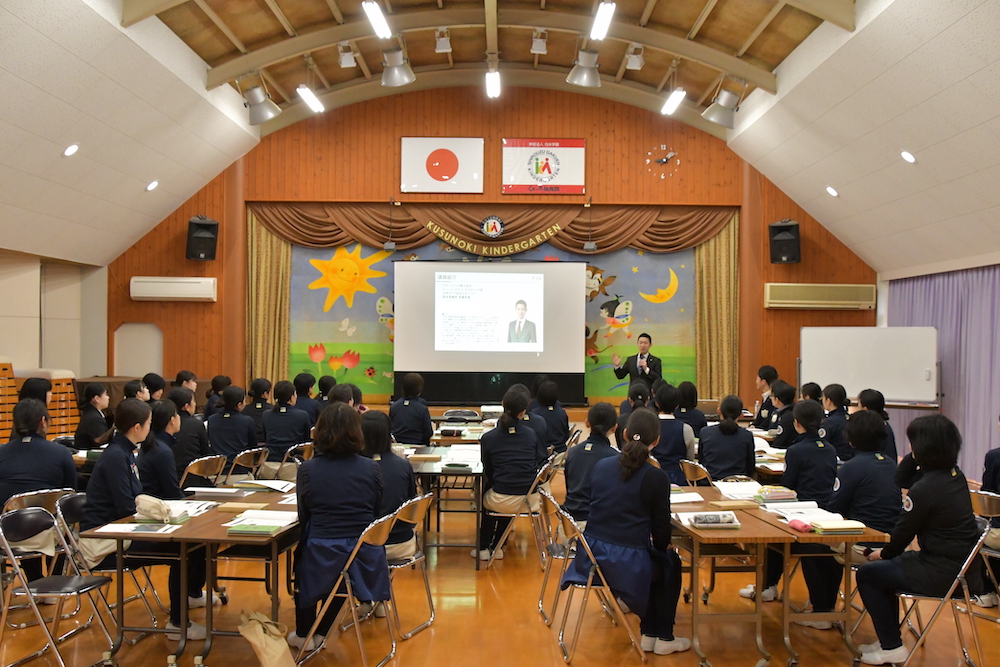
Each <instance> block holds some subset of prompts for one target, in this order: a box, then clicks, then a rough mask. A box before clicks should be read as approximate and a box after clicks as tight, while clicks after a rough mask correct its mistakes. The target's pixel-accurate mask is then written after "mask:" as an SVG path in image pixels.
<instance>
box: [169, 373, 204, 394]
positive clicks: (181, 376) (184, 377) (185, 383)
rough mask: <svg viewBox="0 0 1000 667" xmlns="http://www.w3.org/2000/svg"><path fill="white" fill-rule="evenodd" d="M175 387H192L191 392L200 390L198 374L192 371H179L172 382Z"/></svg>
mask: <svg viewBox="0 0 1000 667" xmlns="http://www.w3.org/2000/svg"><path fill="white" fill-rule="evenodd" d="M170 384H171V386H173V387H183V388H184V389H190V390H191V393H194V392H196V391H198V376H197V375H195V374H194V373H192V372H191V371H177V377H176V378H175V379H174V381H173V382H171V383H170Z"/></svg>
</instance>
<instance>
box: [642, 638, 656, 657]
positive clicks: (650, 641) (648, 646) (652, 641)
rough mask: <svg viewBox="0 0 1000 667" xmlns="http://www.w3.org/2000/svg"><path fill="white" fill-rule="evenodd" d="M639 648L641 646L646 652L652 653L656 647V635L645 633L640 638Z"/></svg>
mask: <svg viewBox="0 0 1000 667" xmlns="http://www.w3.org/2000/svg"><path fill="white" fill-rule="evenodd" d="M639 648H641V649H642V650H643V651H645V652H646V653H652V652H653V649H654V648H656V637H650V636H649V635H643V636H642V637H640V638H639Z"/></svg>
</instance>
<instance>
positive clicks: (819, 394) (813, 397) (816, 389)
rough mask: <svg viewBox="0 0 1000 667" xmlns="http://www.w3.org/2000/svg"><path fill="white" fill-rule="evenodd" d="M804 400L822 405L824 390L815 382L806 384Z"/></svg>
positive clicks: (803, 392)
mask: <svg viewBox="0 0 1000 667" xmlns="http://www.w3.org/2000/svg"><path fill="white" fill-rule="evenodd" d="M802 400H803V401H805V400H810V401H816V402H817V403H819V404H820V405H822V402H823V389H822V388H821V387H820V386H819V385H818V384H816V383H815V382H806V383H805V384H804V385H802Z"/></svg>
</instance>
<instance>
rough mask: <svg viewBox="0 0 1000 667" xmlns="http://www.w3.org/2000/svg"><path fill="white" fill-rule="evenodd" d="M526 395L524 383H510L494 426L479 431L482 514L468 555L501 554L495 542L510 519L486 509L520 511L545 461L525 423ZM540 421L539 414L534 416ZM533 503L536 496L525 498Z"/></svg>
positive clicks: (542, 447) (538, 442) (538, 441)
mask: <svg viewBox="0 0 1000 667" xmlns="http://www.w3.org/2000/svg"><path fill="white" fill-rule="evenodd" d="M529 399H530V396H529V395H528V391H527V389H526V388H525V387H524V385H514V386H512V387H510V388H509V389H507V391H506V393H504V395H503V401H502V403H503V414H502V415H500V419H499V420H498V421H497V427H496V428H495V429H493V430H492V431H489V432H487V433H484V434H483V437H482V438H481V439H480V441H479V444H480V451H481V456H482V459H483V487H484V488H485V489H486V490H485V492H484V493H483V509H482V512H483V516H482V523H481V524H480V526H481V528H480V531H479V548H478V549H473V550H472V557H473V558H476V557H478V558H479V559H480V560H488V559H489V557H490V554H491V553H492V552H494V551H497V552H498V553H497V554H496V558H503V550H502V547H503V545H502V544H498V542H499V540H500V537H501V536H502V535H503V532H504V531H505V530H506V529H507V524H509V523H510V521H511V519H510V518H507V517H495V516H493V515H491V514H488V513H487V512H486V510H488V509H489V510H493V511H494V512H506V513H514V512H518V511H520V509H521V507H522V505H523V503H524V498H525V496H526V495H527V493H528V491H529V490H530V488H531V484H532V482H534V481H535V475H536V474H537V473H538V469H539V468H541V467H542V464H543V463H544V462H545V458H546V451H545V444H544V442H543V441H542V439H541V438H539V437H538V436H537V435H536V433H535V431H534V430H532V428H531V427H530V426H529V425H528V424H527V423H525V421H524V416H525V411H526V410H527V408H528V402H529ZM536 419H537V420H538V421H541V418H540V417H536ZM529 502H532V503H533V506H537V497H536V498H534V499H530V498H529Z"/></svg>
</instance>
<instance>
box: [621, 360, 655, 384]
mask: <svg viewBox="0 0 1000 667" xmlns="http://www.w3.org/2000/svg"><path fill="white" fill-rule="evenodd" d="M626 375H627V376H628V378H629V381H628V382H629V384H632V383H633V382H641V383H643V384H644V385H646V386H647V387H652V386H653V383H654V382H656V381H657V380H659V379H660V378H662V377H663V362H662V361H660V358H659V357H654V356H653V355H651V354H647V355H646V372H645V373H640V372H639V355H638V354H633V355H632V356H631V357H628V358H627V359H626V360H625V363H624V364H623V365H622V367H621V368H616V369H615V377H616V378H618V379H619V380H624V379H625V376H626Z"/></svg>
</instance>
